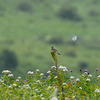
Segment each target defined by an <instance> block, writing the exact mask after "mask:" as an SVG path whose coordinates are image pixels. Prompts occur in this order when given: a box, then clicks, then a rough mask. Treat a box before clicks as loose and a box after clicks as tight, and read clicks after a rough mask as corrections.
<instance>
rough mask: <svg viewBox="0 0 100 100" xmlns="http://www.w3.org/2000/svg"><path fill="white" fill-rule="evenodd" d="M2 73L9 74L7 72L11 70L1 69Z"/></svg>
mask: <svg viewBox="0 0 100 100" xmlns="http://www.w3.org/2000/svg"><path fill="white" fill-rule="evenodd" d="M2 73H5V74H9V73H11V71H9V70H3V71H2Z"/></svg>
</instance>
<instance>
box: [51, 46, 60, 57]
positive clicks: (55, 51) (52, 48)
mask: <svg viewBox="0 0 100 100" xmlns="http://www.w3.org/2000/svg"><path fill="white" fill-rule="evenodd" d="M51 50H52V51H53V52H54V53H58V54H59V55H60V53H59V52H58V50H56V49H55V48H54V47H53V46H52V47H51Z"/></svg>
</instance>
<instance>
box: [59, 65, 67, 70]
mask: <svg viewBox="0 0 100 100" xmlns="http://www.w3.org/2000/svg"><path fill="white" fill-rule="evenodd" d="M59 69H61V70H63V71H68V69H67V68H66V67H65V66H62V65H60V66H59Z"/></svg>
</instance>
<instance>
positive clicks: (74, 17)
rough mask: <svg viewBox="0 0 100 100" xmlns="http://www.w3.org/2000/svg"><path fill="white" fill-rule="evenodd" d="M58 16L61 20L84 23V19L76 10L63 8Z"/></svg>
mask: <svg viewBox="0 0 100 100" xmlns="http://www.w3.org/2000/svg"><path fill="white" fill-rule="evenodd" d="M57 15H58V17H60V18H61V19H68V20H71V21H82V18H81V17H80V16H79V14H77V12H76V9H75V8H72V7H69V8H62V9H61V10H60V11H59V12H58V14H57Z"/></svg>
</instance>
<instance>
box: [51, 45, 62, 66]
mask: <svg viewBox="0 0 100 100" xmlns="http://www.w3.org/2000/svg"><path fill="white" fill-rule="evenodd" d="M50 53H51V55H52V58H53V59H54V61H55V64H56V65H57V62H58V59H57V56H56V53H57V54H59V55H60V53H59V52H58V51H57V50H56V49H55V48H54V47H53V46H52V47H51V51H50Z"/></svg>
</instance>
